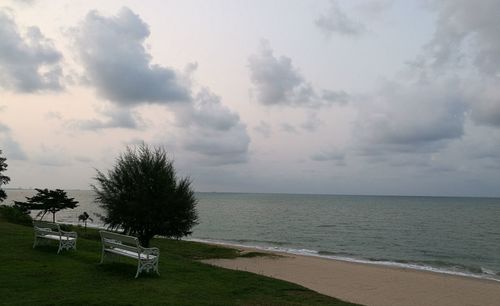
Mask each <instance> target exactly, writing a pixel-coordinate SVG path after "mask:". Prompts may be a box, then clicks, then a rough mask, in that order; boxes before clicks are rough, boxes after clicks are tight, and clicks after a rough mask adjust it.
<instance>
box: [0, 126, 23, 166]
mask: <svg viewBox="0 0 500 306" xmlns="http://www.w3.org/2000/svg"><path fill="white" fill-rule="evenodd" d="M4 127H5V126H4ZM0 147H1V150H2V151H3V153H4V156H5V157H7V159H11V160H26V159H28V157H27V155H26V153H25V152H24V150H23V149H22V147H21V145H20V144H19V143H18V142H17V141H15V140H14V139H13V138H12V135H11V134H10V130H8V129H3V130H0Z"/></svg>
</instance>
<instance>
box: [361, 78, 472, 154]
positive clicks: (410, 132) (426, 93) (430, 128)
mask: <svg viewBox="0 0 500 306" xmlns="http://www.w3.org/2000/svg"><path fill="white" fill-rule="evenodd" d="M367 103H368V104H363V103H362V104H361V105H358V106H360V107H359V110H358V111H359V115H358V119H357V123H356V128H355V135H356V137H357V138H358V141H359V145H360V146H361V147H363V151H365V154H370V155H377V154H383V152H386V151H392V152H406V153H415V152H434V151H437V150H439V149H440V148H442V147H443V146H445V145H446V144H447V142H448V141H449V140H452V139H457V138H460V137H462V135H463V134H464V120H465V115H464V110H465V101H464V97H463V95H462V93H461V90H460V86H459V84H457V83H456V82H444V83H433V84H428V83H427V84H423V83H417V84H405V85H403V84H397V83H390V84H386V86H385V88H384V89H383V90H381V92H380V93H379V94H378V96H376V97H370V101H367Z"/></svg>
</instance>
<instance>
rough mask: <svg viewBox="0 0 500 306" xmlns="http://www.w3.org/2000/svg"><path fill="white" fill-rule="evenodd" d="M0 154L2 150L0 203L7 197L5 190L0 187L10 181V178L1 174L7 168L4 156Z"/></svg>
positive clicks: (0, 159)
mask: <svg viewBox="0 0 500 306" xmlns="http://www.w3.org/2000/svg"><path fill="white" fill-rule="evenodd" d="M1 154H2V150H0V203H1V202H3V200H5V199H6V198H7V194H6V193H5V190H3V189H2V188H1V187H2V185H7V184H8V183H9V181H10V178H9V177H8V176H5V175H3V174H2V173H3V172H4V171H5V170H7V163H5V161H6V160H7V159H6V158H5V157H2V156H1Z"/></svg>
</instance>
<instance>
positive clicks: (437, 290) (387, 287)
mask: <svg viewBox="0 0 500 306" xmlns="http://www.w3.org/2000/svg"><path fill="white" fill-rule="evenodd" d="M205 243H207V242H205ZM208 244H211V243H208ZM212 244H217V243H212ZM217 245H220V244H217ZM226 246H227V247H233V248H235V249H238V250H241V251H245V252H255V251H257V252H265V253H269V254H273V255H278V256H258V257H250V258H249V257H240V258H236V259H210V260H203V261H202V262H204V263H207V264H211V265H215V266H219V267H223V268H228V269H233V270H241V271H246V272H251V273H256V274H261V275H265V276H269V277H272V278H277V279H281V280H285V281H289V282H293V283H296V284H299V285H302V286H304V287H306V288H309V289H312V290H314V291H317V292H319V293H322V294H325V295H329V296H333V297H336V298H339V299H342V300H345V301H349V302H354V303H360V304H363V305H380V306H391V305H394V306H396V305H398V306H404V305H408V306H413V305H415V306H416V305H443V306H446V305H450V306H451V305H485V306H488V305H491V306H494V305H498V303H499V301H500V282H498V281H495V280H488V279H480V278H472V277H468V276H461V275H451V274H444V273H438V272H434V271H423V270H416V269H411V268H403V267H395V266H383V265H376V264H367V263H359V262H348V261H341V260H336V259H330V258H321V257H315V256H306V255H298V254H290V253H284V252H275V251H270V250H262V249H259V248H251V247H239V246H238V247H237V246H230V245H226Z"/></svg>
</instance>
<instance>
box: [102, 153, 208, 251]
mask: <svg viewBox="0 0 500 306" xmlns="http://www.w3.org/2000/svg"><path fill="white" fill-rule="evenodd" d="M95 179H96V181H97V186H95V185H93V186H92V188H93V189H94V191H95V193H96V194H97V197H96V202H97V203H99V204H100V206H101V208H103V209H104V212H105V213H104V216H103V217H102V220H103V221H104V223H105V224H107V225H109V227H111V228H113V229H123V230H124V231H125V232H126V233H128V234H131V235H136V236H137V237H138V238H139V241H140V242H141V244H142V245H143V246H146V247H147V246H148V245H149V241H150V240H151V238H153V237H154V236H155V235H162V236H166V237H174V238H180V237H183V236H186V235H189V234H191V228H192V227H193V226H194V225H196V224H197V219H198V217H197V214H196V209H195V206H196V203H197V201H196V198H195V196H194V191H193V190H192V188H191V181H190V180H189V178H182V179H178V178H177V176H176V172H175V169H174V166H173V161H172V160H170V159H169V158H168V157H167V153H166V151H165V150H164V149H163V148H150V147H148V146H147V145H145V144H142V145H141V146H139V147H136V148H134V149H131V148H127V150H126V152H125V153H124V154H122V155H121V156H119V157H118V159H117V162H116V165H115V166H114V168H113V169H112V170H110V171H108V173H107V174H104V173H102V172H100V171H97V176H96V178H95Z"/></svg>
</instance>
